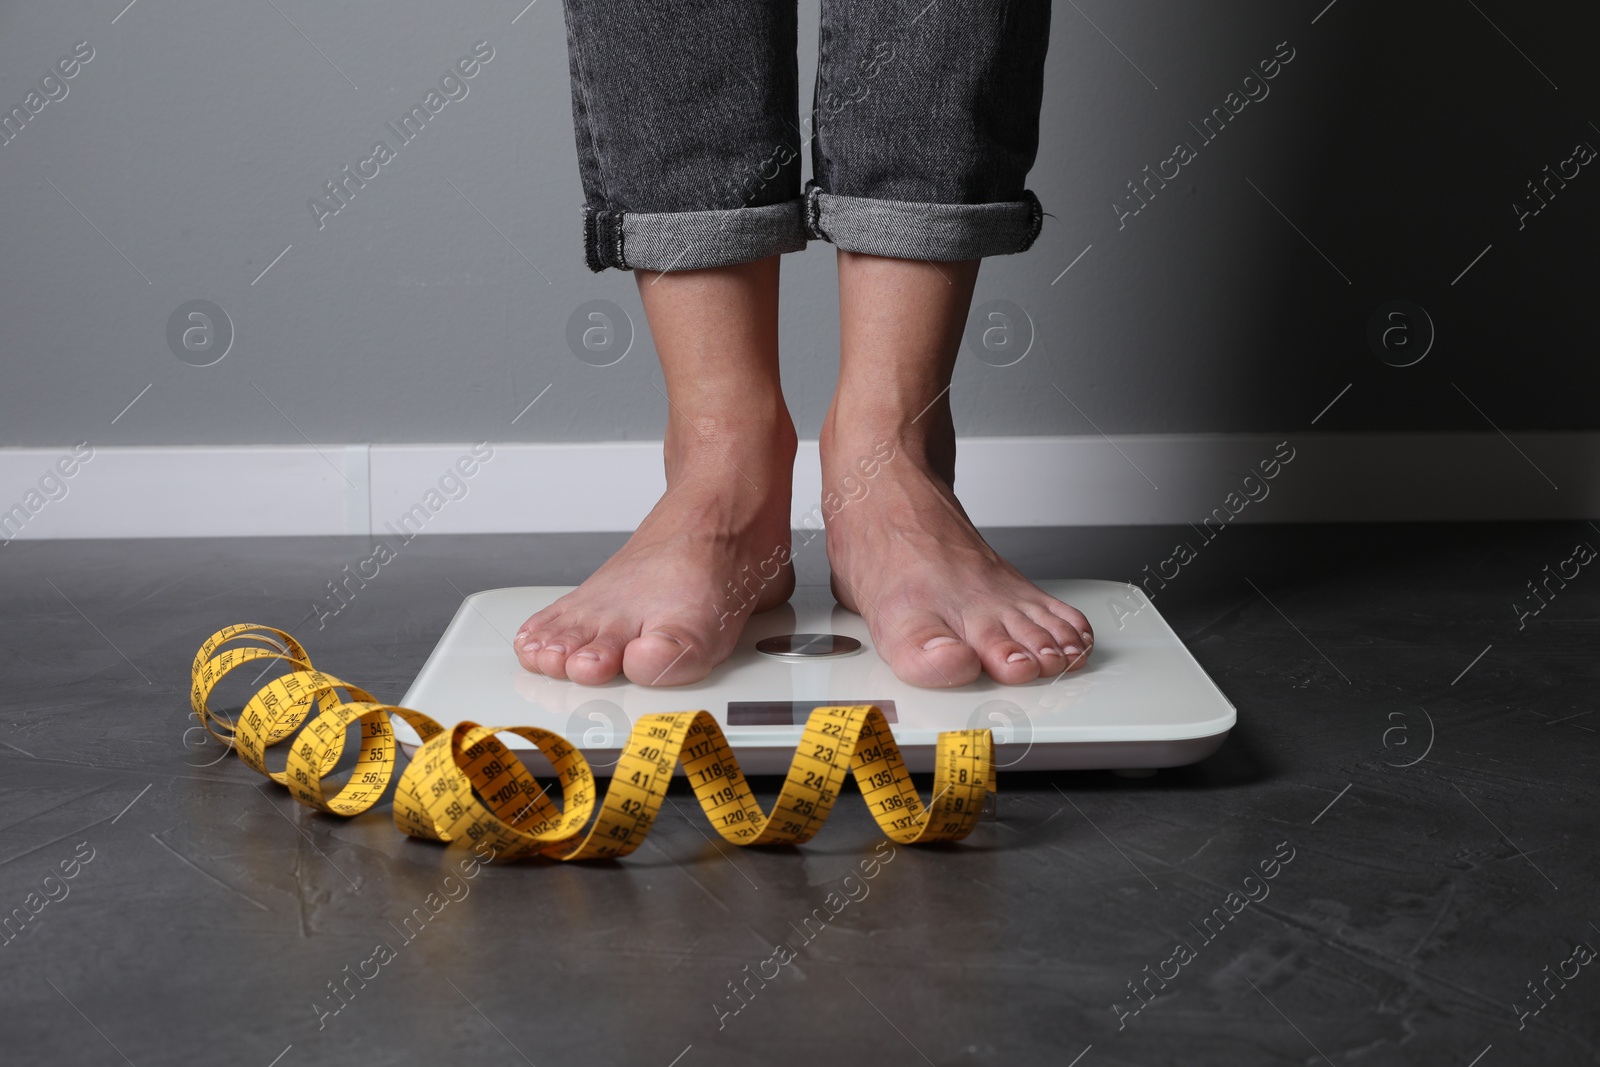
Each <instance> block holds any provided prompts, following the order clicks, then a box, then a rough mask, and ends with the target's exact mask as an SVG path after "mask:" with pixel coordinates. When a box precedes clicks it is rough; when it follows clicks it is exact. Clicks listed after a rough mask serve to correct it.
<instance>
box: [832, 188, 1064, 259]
mask: <svg viewBox="0 0 1600 1067" xmlns="http://www.w3.org/2000/svg"><path fill="white" fill-rule="evenodd" d="M805 207H806V211H805V223H806V235H807V236H808V237H811V238H813V239H815V240H819V241H831V242H833V243H834V244H835V245H836V246H838V247H839V248H842V249H844V250H845V251H847V252H865V253H867V254H869V255H874V256H892V257H895V258H898V259H935V260H959V259H979V258H982V257H984V256H1004V255H1009V254H1011V253H1013V252H1025V251H1027V250H1028V248H1029V247H1030V246H1031V245H1032V244H1033V242H1034V239H1035V238H1037V237H1038V236H1039V229H1040V227H1041V226H1042V225H1043V224H1044V209H1043V207H1041V206H1040V204H1039V198H1038V197H1036V196H1034V195H1033V193H1032V192H1030V191H1027V190H1024V191H1023V194H1022V199H1021V200H1011V201H1006V202H1002V203H997V204H924V203H916V202H913V201H908V200H872V199H867V198H865V197H859V196H839V195H837V194H834V193H825V192H823V191H822V189H821V188H820V187H819V186H818V185H817V184H816V182H815V181H811V182H807V183H806V191H805Z"/></svg>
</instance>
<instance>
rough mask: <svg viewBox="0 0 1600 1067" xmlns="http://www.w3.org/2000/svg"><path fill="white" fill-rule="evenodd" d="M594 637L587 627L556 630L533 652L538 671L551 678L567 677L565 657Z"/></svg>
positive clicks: (591, 630)
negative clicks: (536, 660) (536, 659)
mask: <svg viewBox="0 0 1600 1067" xmlns="http://www.w3.org/2000/svg"><path fill="white" fill-rule="evenodd" d="M594 638H595V631H594V630H593V629H590V628H588V627H582V628H580V627H576V626H570V627H567V628H565V629H562V630H558V631H557V632H556V634H555V636H554V637H552V638H550V640H548V641H546V642H544V647H542V648H540V649H539V651H538V652H536V653H534V655H535V656H536V657H537V658H538V662H539V673H540V674H544V675H548V676H549V677H551V678H565V677H567V658H568V657H569V656H571V655H572V654H573V653H574V652H576V651H578V649H580V648H583V647H584V646H586V645H588V644H589V643H590V642H591V641H593V640H594Z"/></svg>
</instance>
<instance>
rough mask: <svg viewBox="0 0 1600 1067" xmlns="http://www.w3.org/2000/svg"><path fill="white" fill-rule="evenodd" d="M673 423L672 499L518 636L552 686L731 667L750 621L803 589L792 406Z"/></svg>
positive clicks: (648, 681)
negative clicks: (793, 522) (798, 582)
mask: <svg viewBox="0 0 1600 1067" xmlns="http://www.w3.org/2000/svg"><path fill="white" fill-rule="evenodd" d="M686 421H687V420H685V419H681V418H676V417H675V418H671V419H669V422H668V432H667V442H666V459H667V491H666V493H665V494H664V495H663V496H662V497H661V499H660V501H659V502H657V504H656V506H655V507H654V508H653V509H652V510H651V512H650V514H649V515H647V516H646V517H645V519H644V521H643V522H641V523H640V524H639V528H638V529H637V530H636V531H634V534H633V536H632V537H630V538H628V542H627V544H625V545H623V546H622V548H621V549H620V550H618V552H617V554H616V555H614V556H612V557H611V558H610V559H609V560H607V561H606V563H605V564H604V565H603V566H602V567H601V568H600V569H599V570H597V571H595V573H594V574H593V575H592V576H591V577H590V578H589V580H588V581H586V582H584V583H583V584H582V585H580V586H579V587H578V588H577V589H574V590H573V591H572V592H570V593H568V594H567V595H565V596H563V597H562V598H561V599H560V600H557V601H556V602H555V603H554V604H551V605H550V606H549V607H547V608H545V609H544V610H542V611H540V612H539V613H538V614H536V615H534V616H533V617H532V618H530V619H529V620H528V621H527V622H526V623H524V624H523V626H522V629H521V631H520V632H519V633H518V634H517V638H516V641H515V648H516V652H517V658H518V659H519V660H520V661H521V663H522V665H523V666H524V667H526V668H527V669H528V670H530V671H533V672H535V673H537V674H543V675H547V676H549V677H551V678H570V679H571V680H572V681H575V682H578V683H580V684H583V685H601V684H604V683H606V682H609V681H611V680H612V679H613V678H615V677H616V676H617V675H618V674H623V675H625V676H626V677H627V678H628V680H629V681H631V682H634V683H636V684H639V685H660V686H672V685H687V684H690V683H692V682H697V681H699V680H700V679H702V678H704V677H705V676H706V675H708V674H710V673H711V670H712V668H714V667H716V665H717V664H719V663H721V662H722V661H723V660H725V659H727V658H728V656H729V654H731V653H732V651H733V648H734V645H735V644H736V643H737V642H738V639H739V634H740V633H741V632H742V631H743V630H744V626H745V623H747V622H748V621H749V619H750V616H751V615H752V614H753V613H755V612H757V611H765V610H767V609H768V608H773V607H776V606H777V605H779V604H782V603H783V602H785V601H786V600H788V599H789V595H790V594H791V593H792V592H793V591H794V568H793V566H792V565H791V564H790V562H789V494H790V483H791V481H792V479H793V473H794V455H795V448H796V441H795V431H794V425H793V423H792V422H790V420H789V415H788V412H787V410H783V411H780V412H776V413H774V414H773V415H772V416H771V417H756V416H752V415H750V414H748V413H741V414H740V415H739V416H738V417H737V418H736V419H732V420H725V421H723V422H721V423H718V422H716V421H714V420H709V419H699V420H696V421H695V422H694V424H693V425H692V426H685V425H684V424H685V422H686Z"/></svg>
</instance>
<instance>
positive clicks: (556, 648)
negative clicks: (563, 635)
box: [544, 642, 567, 652]
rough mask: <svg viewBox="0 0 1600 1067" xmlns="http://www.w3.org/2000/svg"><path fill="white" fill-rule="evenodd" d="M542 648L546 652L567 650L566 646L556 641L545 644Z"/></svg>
mask: <svg viewBox="0 0 1600 1067" xmlns="http://www.w3.org/2000/svg"><path fill="white" fill-rule="evenodd" d="M544 650H545V651H546V652H565V651H566V650H567V646H566V645H563V644H561V643H560V642H556V643H553V644H548V645H545V646H544Z"/></svg>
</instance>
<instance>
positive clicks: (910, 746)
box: [394, 581, 1235, 776]
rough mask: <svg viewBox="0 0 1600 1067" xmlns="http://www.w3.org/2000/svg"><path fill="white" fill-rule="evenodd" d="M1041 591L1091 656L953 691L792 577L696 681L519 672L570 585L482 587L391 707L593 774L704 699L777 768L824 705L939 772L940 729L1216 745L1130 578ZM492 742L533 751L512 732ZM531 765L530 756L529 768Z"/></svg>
mask: <svg viewBox="0 0 1600 1067" xmlns="http://www.w3.org/2000/svg"><path fill="white" fill-rule="evenodd" d="M1039 587H1040V588H1041V589H1043V590H1045V591H1046V592H1047V593H1049V594H1050V595H1051V596H1054V597H1057V598H1058V599H1060V600H1064V601H1066V602H1067V603H1068V604H1071V605H1072V606H1073V607H1075V608H1077V609H1078V610H1079V611H1081V612H1083V613H1084V615H1086V616H1088V619H1089V623H1090V625H1091V626H1093V627H1094V634H1095V646H1094V651H1093V653H1092V654H1091V655H1090V656H1089V661H1088V665H1087V666H1086V667H1084V668H1082V669H1080V670H1077V671H1074V672H1072V673H1070V674H1063V675H1059V676H1057V677H1055V678H1041V679H1039V680H1037V681H1034V682H1030V683H1027V684H1025V685H1001V684H999V683H997V682H994V681H992V680H990V679H989V677H988V676H987V675H984V676H982V677H980V678H979V679H978V680H977V681H975V682H972V683H971V684H969V685H963V686H959V687H957V688H953V689H920V688H918V687H916V686H912V685H907V684H905V683H904V682H901V681H900V680H899V679H897V678H896V677H895V676H894V672H893V671H891V670H890V669H889V665H888V664H887V663H884V662H883V661H882V660H880V659H879V658H878V654H877V653H876V652H875V651H874V650H873V646H872V637H871V635H870V634H869V633H868V632H867V625H866V621H865V620H864V619H862V618H861V616H859V615H857V614H855V613H854V612H851V611H847V610H845V609H844V608H842V607H840V606H839V605H838V604H836V603H835V602H834V599H833V596H832V595H831V594H830V592H829V591H828V589H827V587H826V586H802V587H800V588H798V589H796V590H795V593H794V596H793V597H791V598H790V601H789V603H788V604H786V605H782V606H780V607H777V608H774V609H773V610H771V611H767V612H763V613H761V614H759V615H755V616H753V617H751V618H750V619H749V621H748V624H747V625H746V627H745V631H744V634H743V636H741V638H740V639H739V644H738V647H737V649H736V650H735V651H734V653H733V655H732V656H731V657H730V658H729V659H728V660H727V661H726V662H725V663H723V664H721V665H720V666H718V667H717V668H716V670H714V671H712V672H711V674H710V676H708V677H707V678H705V679H704V680H703V681H701V682H698V683H696V684H694V685H683V686H671V687H665V688H652V687H650V686H643V685H635V684H633V683H631V682H629V681H628V680H627V679H626V678H623V677H621V676H619V677H618V678H617V679H615V680H613V681H612V682H610V683H608V684H606V685H601V686H583V685H579V684H577V683H576V682H570V681H561V680H558V679H554V678H546V677H544V676H543V675H537V674H532V673H530V672H528V671H527V670H524V669H523V667H522V666H521V664H519V663H518V662H517V658H516V654H515V653H514V652H513V651H512V646H511V642H512V639H513V638H514V637H515V636H516V633H517V631H518V630H519V629H521V627H522V624H523V623H524V622H525V621H527V619H528V617H529V616H530V615H533V614H534V613H535V612H537V611H538V610H539V609H541V608H543V607H546V606H547V605H549V604H551V603H553V602H554V601H555V600H556V599H557V598H558V597H560V596H562V595H563V594H565V593H567V592H569V591H570V590H571V587H570V586H521V587H517V588H511V589H489V590H485V591H484V592H481V593H474V594H472V595H471V596H469V597H467V599H466V601H465V602H464V603H463V604H462V605H461V608H460V610H458V611H457V612H456V615H455V618H454V619H452V620H451V622H450V625H449V627H448V628H447V629H446V630H445V632H444V636H442V637H441V638H440V639H439V644H438V646H437V647H436V648H435V649H434V650H433V654H432V655H430V656H429V657H428V661H427V662H426V663H424V664H423V665H422V671H421V672H420V673H419V674H418V675H417V678H416V681H414V682H412V683H411V688H410V689H408V690H407V691H406V695H405V698H404V699H403V700H401V702H400V703H401V704H402V705H403V706H405V707H408V708H415V709H417V710H418V711H422V712H425V713H427V714H428V715H430V716H432V717H433V718H434V719H437V720H438V721H439V722H440V723H441V724H442V725H443V726H444V727H445V728H446V729H449V728H450V727H451V726H453V725H455V724H456V723H458V722H461V721H462V720H470V721H472V722H477V723H482V724H484V725H491V726H537V727H541V728H543V729H546V730H551V731H554V732H555V733H559V734H561V735H562V736H563V737H565V738H566V739H567V740H568V741H570V742H572V743H573V744H574V745H576V746H577V747H578V748H579V749H580V750H581V751H582V752H583V754H584V756H585V757H586V758H587V759H588V760H589V764H590V766H591V767H592V768H593V769H594V771H595V773H596V774H598V775H601V776H605V775H607V774H609V773H610V771H609V769H610V768H611V767H612V766H614V765H615V764H616V762H617V759H618V757H619V755H620V752H621V748H622V746H623V744H625V743H626V741H627V739H628V732H629V730H630V729H631V727H632V724H633V723H635V722H637V721H638V720H639V718H640V716H643V715H649V714H652V713H655V712H668V711H691V710H699V709H704V710H706V711H709V712H710V713H711V714H712V715H713V716H714V717H715V718H716V720H717V724H718V725H719V726H721V727H722V730H723V732H724V733H725V734H726V735H727V737H728V741H729V743H730V744H731V745H732V746H733V750H734V753H735V755H736V756H737V757H738V760H739V765H740V767H742V768H743V769H744V771H745V773H746V774H782V773H784V772H785V771H787V770H788V769H789V763H790V760H791V759H792V757H793V755H794V752H795V749H796V747H798V745H799V743H800V733H801V729H802V727H803V726H804V725H805V722H806V717H807V716H808V715H809V713H810V711H811V709H812V708H815V707H819V706H826V705H830V704H876V705H878V706H879V707H880V708H882V709H883V711H884V713H885V715H886V717H887V718H888V720H889V723H890V729H891V730H892V731H893V732H894V737H895V741H896V742H897V743H898V744H899V746H900V751H901V753H902V755H903V756H904V757H905V761H906V765H907V766H908V767H909V768H910V769H911V770H913V771H929V770H932V769H933V758H934V745H935V742H936V740H937V738H938V736H939V734H940V732H941V731H945V730H966V729H973V728H983V727H988V728H991V729H993V730H994V739H995V763H996V765H997V766H998V767H1001V768H1009V769H1012V770H1060V769H1080V768H1108V769H1112V770H1120V771H1150V770H1154V769H1155V768H1160V767H1177V766H1181V765H1183V764H1186V763H1194V762H1195V761H1197V760H1201V759H1204V758H1205V757H1206V756H1209V755H1210V754H1211V753H1212V752H1215V751H1216V750H1217V748H1218V746H1220V745H1221V744H1222V742H1223V740H1224V739H1225V738H1226V737H1227V736H1228V731H1229V730H1231V729H1232V728H1233V724H1234V721H1235V713H1234V708H1233V705H1232V704H1230V703H1229V702H1228V699H1227V697H1225V696H1223V695H1222V692H1221V690H1219V689H1218V688H1217V686H1216V684H1215V683H1214V682H1212V680H1211V679H1210V677H1208V676H1207V675H1206V672H1205V671H1204V670H1202V669H1201V667H1200V664H1198V663H1197V662H1195V659H1194V657H1193V656H1192V655H1190V654H1189V650H1188V649H1187V648H1185V647H1184V645H1183V642H1182V641H1180V640H1178V635H1177V634H1175V633H1173V632H1172V627H1170V626H1168V625H1167V622H1166V620H1165V619H1163V618H1162V617H1161V615H1160V613H1159V612H1157V611H1156V608H1155V605H1154V604H1152V603H1151V602H1150V601H1149V600H1147V599H1145V597H1144V596H1143V595H1142V593H1141V591H1140V590H1139V589H1138V588H1137V587H1135V586H1129V585H1126V584H1124V583H1122V582H1109V581H1055V582H1040V583H1039ZM758 646H760V647H761V648H766V649H769V650H773V651H761V650H759V649H758ZM394 728H395V733H396V735H397V737H398V739H399V740H400V741H401V742H402V743H403V744H406V745H408V746H415V745H417V744H418V743H420V739H419V738H418V737H417V735H416V733H415V732H414V731H412V730H411V728H410V727H409V726H407V725H406V724H405V723H404V722H402V721H400V720H398V719H396V720H395V721H394ZM501 741H502V742H504V743H505V744H506V745H507V746H508V747H513V748H531V746H530V745H529V743H528V742H526V741H524V740H523V739H522V738H520V737H518V736H516V735H513V734H504V735H501ZM538 762H539V760H538V758H537V757H535V762H534V763H532V764H530V767H529V769H530V770H532V771H533V772H534V773H535V774H538V773H540V770H541V768H540V767H539V766H538ZM678 773H680V774H681V773H682V768H681V767H680V768H679V770H678Z"/></svg>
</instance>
